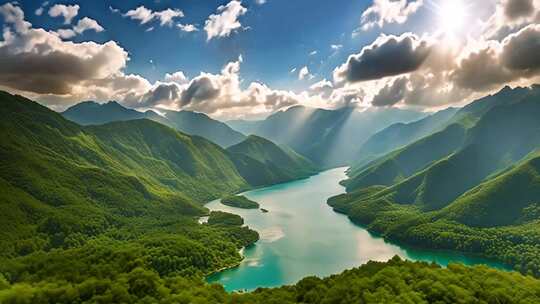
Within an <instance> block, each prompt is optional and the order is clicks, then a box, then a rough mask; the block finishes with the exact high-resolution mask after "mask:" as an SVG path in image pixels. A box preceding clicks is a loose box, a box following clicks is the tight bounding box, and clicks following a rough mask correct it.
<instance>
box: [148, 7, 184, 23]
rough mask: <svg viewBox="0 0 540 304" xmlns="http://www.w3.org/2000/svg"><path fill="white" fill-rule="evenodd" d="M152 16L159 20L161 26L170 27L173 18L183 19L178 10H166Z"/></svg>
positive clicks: (182, 14) (181, 13)
mask: <svg viewBox="0 0 540 304" xmlns="http://www.w3.org/2000/svg"><path fill="white" fill-rule="evenodd" d="M154 15H155V16H156V18H158V19H159V24H160V25H161V26H165V25H166V26H172V24H173V19H174V18H181V17H184V13H183V12H182V11H181V10H178V9H174V10H173V9H170V8H168V9H166V10H163V11H161V12H155V13H154Z"/></svg>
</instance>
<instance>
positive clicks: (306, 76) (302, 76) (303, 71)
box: [298, 66, 315, 80]
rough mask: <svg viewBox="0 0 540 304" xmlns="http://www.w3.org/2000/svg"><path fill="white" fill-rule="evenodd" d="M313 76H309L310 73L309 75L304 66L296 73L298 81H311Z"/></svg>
mask: <svg viewBox="0 0 540 304" xmlns="http://www.w3.org/2000/svg"><path fill="white" fill-rule="evenodd" d="M314 77H315V76H313V75H311V73H309V69H308V67H307V66H304V67H303V68H301V69H300V71H299V72H298V80H304V79H308V80H311V79H313V78H314Z"/></svg>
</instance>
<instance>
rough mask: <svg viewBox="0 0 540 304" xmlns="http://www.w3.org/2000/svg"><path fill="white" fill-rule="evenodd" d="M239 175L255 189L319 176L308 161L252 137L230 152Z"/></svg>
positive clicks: (292, 152) (286, 149) (261, 139)
mask: <svg viewBox="0 0 540 304" xmlns="http://www.w3.org/2000/svg"><path fill="white" fill-rule="evenodd" d="M227 151H228V152H229V154H230V156H231V158H232V159H233V160H234V162H235V164H236V166H237V168H238V171H239V172H240V175H242V176H243V177H244V179H246V181H248V183H250V184H251V185H253V186H260V185H268V184H275V183H278V182H285V181H290V180H294V179H298V178H303V177H308V176H310V175H313V174H315V173H317V172H318V169H317V167H316V166H315V165H314V164H313V163H312V162H311V161H309V160H307V159H306V158H304V157H303V156H301V155H299V154H298V153H296V152H294V151H293V150H291V149H290V148H287V147H284V146H278V145H276V144H274V143H273V142H271V141H269V140H267V139H264V138H262V137H258V136H255V135H250V136H249V137H248V138H247V139H246V140H245V141H243V142H241V143H239V144H237V145H234V146H231V147H229V148H228V149H227Z"/></svg>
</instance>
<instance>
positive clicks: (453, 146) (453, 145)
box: [343, 124, 465, 190]
mask: <svg viewBox="0 0 540 304" xmlns="http://www.w3.org/2000/svg"><path fill="white" fill-rule="evenodd" d="M464 140H465V130H464V128H463V127H462V126H460V125H458V124H453V125H450V126H448V127H447V128H445V129H444V130H442V131H440V132H437V133H434V134H432V135H430V136H427V137H425V138H423V139H421V140H418V141H416V142H414V143H412V144H410V145H408V146H406V147H403V148H401V149H398V150H396V151H394V152H391V153H389V154H388V155H386V156H384V157H381V158H379V159H377V160H376V161H373V162H371V163H368V164H367V165H365V166H363V167H362V166H359V167H353V168H352V169H350V170H349V172H348V173H349V175H350V179H348V180H346V181H344V182H343V185H344V186H346V188H347V190H354V189H357V188H364V187H369V186H374V185H385V186H390V185H393V184H394V183H397V182H400V181H402V180H404V179H406V178H407V177H410V176H411V175H413V174H414V173H416V172H418V171H419V170H421V169H423V168H425V167H426V166H428V165H429V164H431V163H432V162H434V161H436V160H439V159H441V158H442V157H445V156H448V155H450V154H451V153H453V152H454V151H455V150H457V149H458V148H459V147H461V145H462V144H463V142H464Z"/></svg>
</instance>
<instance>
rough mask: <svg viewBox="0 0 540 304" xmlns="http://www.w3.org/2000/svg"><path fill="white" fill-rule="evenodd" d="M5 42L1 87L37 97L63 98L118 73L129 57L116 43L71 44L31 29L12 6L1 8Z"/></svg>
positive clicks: (1, 54)
mask: <svg viewBox="0 0 540 304" xmlns="http://www.w3.org/2000/svg"><path fill="white" fill-rule="evenodd" d="M0 15H2V16H3V17H4V20H5V22H6V27H5V28H4V34H3V36H4V41H2V43H0V67H1V68H0V85H3V86H6V87H10V88H13V89H16V90H21V91H27V92H32V93H38V94H57V95H66V94H71V93H72V88H73V87H74V86H77V85H81V84H82V83H83V82H85V81H92V80H95V79H100V78H107V77H109V76H111V75H114V74H116V73H119V72H120V70H121V69H123V68H124V67H125V65H126V62H127V60H128V54H127V52H126V51H124V49H122V48H121V47H120V46H118V44H116V42H114V41H109V42H107V43H104V44H98V43H95V42H85V43H74V42H70V41H63V40H61V39H60V38H59V37H58V35H57V34H56V33H53V32H49V31H45V30H43V29H34V28H32V25H31V24H30V23H28V22H26V21H25V20H24V12H23V11H22V9H21V8H19V7H18V6H14V5H13V4H11V3H7V4H4V5H2V6H0Z"/></svg>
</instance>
